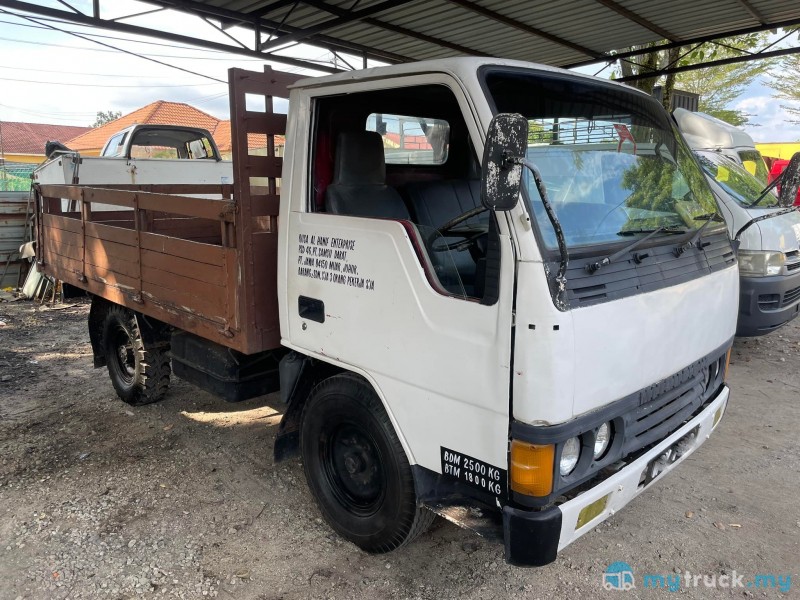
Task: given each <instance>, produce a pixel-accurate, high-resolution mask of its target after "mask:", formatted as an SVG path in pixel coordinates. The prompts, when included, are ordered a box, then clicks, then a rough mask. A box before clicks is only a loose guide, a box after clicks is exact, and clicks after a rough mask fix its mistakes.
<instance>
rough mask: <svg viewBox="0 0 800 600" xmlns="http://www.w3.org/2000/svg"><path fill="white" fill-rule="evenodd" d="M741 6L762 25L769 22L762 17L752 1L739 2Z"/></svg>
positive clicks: (743, 0) (742, 0)
mask: <svg viewBox="0 0 800 600" xmlns="http://www.w3.org/2000/svg"><path fill="white" fill-rule="evenodd" d="M739 4H741V5H742V6H744V8H745V10H747V12H749V13H750V14H751V15H752V16H753V18H754V19H755V20H756V21H758V22H759V23H761V24H762V25H764V24H765V23H766V21H767V20H766V19H765V18H764V15H762V14H761V13H760V12H759V11H758V9H757V8H756V7H755V6H753V5H752V3H751V2H750V0H739Z"/></svg>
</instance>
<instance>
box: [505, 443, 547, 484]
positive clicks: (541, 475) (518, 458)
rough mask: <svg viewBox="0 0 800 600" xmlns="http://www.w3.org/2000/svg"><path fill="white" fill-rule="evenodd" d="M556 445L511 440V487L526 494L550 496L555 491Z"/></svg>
mask: <svg viewBox="0 0 800 600" xmlns="http://www.w3.org/2000/svg"><path fill="white" fill-rule="evenodd" d="M554 459H555V446H554V445H552V444H549V445H546V446H540V445H538V444H529V443H527V442H520V441H518V440H512V441H511V489H512V490H514V491H515V492H517V493H520V494H525V495H526V496H548V495H550V493H551V492H552V491H553V461H554Z"/></svg>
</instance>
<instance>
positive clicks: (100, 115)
mask: <svg viewBox="0 0 800 600" xmlns="http://www.w3.org/2000/svg"><path fill="white" fill-rule="evenodd" d="M121 116H122V111H121V110H109V111H103V110H98V111H97V118H96V119H95V120H94V123H93V124H92V127H102V126H103V125H105V124H106V123H110V122H111V121H116V120H117V119H119V118H120V117H121Z"/></svg>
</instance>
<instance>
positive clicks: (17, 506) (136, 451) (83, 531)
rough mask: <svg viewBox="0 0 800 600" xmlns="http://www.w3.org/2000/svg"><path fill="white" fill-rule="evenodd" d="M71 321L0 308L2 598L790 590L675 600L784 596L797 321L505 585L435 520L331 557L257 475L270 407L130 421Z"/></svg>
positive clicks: (204, 407) (797, 568) (451, 529)
mask: <svg viewBox="0 0 800 600" xmlns="http://www.w3.org/2000/svg"><path fill="white" fill-rule="evenodd" d="M87 314H88V304H86V303H78V304H76V305H71V306H70V305H67V307H59V308H58V309H57V310H50V309H48V308H46V307H45V308H42V307H39V306H38V305H34V304H31V303H29V302H16V303H4V304H0V599H2V600H5V599H10V600H18V599H33V598H46V599H50V598H53V599H59V600H62V599H67V598H69V599H78V598H111V599H123V598H135V597H136V598H138V597H147V598H149V597H164V598H176V597H177V598H203V597H217V598H236V599H264V600H266V599H278V598H284V599H294V598H369V599H389V598H409V599H414V598H424V599H436V600H440V599H448V598H457V599H460V600H467V599H478V598H481V599H482V598H531V599H533V598H578V597H584V598H592V597H596V596H604V597H614V596H615V595H616V596H617V597H620V596H624V597H630V598H636V597H642V596H646V597H650V596H657V595H664V594H669V592H668V591H667V590H666V589H658V590H652V589H649V590H648V589H643V586H642V585H641V584H639V585H637V587H636V588H635V589H633V590H630V591H628V592H613V591H612V592H606V591H604V590H603V589H602V585H601V584H602V574H603V572H604V570H605V568H606V567H607V566H608V565H609V564H610V563H613V562H615V561H625V562H627V563H629V564H630V565H631V567H632V568H633V570H634V571H635V573H636V575H637V577H639V576H640V575H641V574H642V573H653V574H664V575H668V574H674V573H678V572H679V573H681V574H684V573H685V572H686V571H690V572H691V573H692V574H707V575H711V574H716V575H720V574H729V575H731V574H733V573H734V571H735V572H736V573H737V574H740V575H741V574H744V575H745V579H744V581H747V580H748V578H750V579H752V577H753V576H754V575H755V574H774V575H780V576H782V577H785V576H787V575H788V576H791V577H792V579H793V580H794V581H792V583H793V584H794V585H792V587H791V590H790V591H789V592H788V594H783V593H782V592H781V591H779V590H778V589H763V588H750V589H748V588H746V587H745V588H738V587H737V588H736V589H727V590H719V589H718V590H708V589H706V588H705V587H704V585H703V584H702V581H701V582H700V583H699V587H697V588H695V587H692V586H690V585H683V586H682V589H681V593H682V594H683V597H690V598H706V597H709V596H711V595H718V596H722V597H748V596H754V597H764V596H766V597H782V596H786V595H788V596H797V595H799V594H798V591H800V500H799V499H798V496H800V436H798V430H800V401H798V390H800V322H798V321H796V322H795V323H794V324H792V325H789V326H787V327H785V328H783V329H782V330H780V331H777V332H774V333H773V334H771V335H769V336H766V337H763V338H758V339H751V340H737V341H736V345H735V348H734V355H733V360H732V366H731V373H730V377H729V382H730V385H731V387H732V390H733V393H732V401H731V404H730V405H729V408H728V411H727V414H726V416H725V418H724V420H723V422H722V424H721V425H720V427H719V428H718V429H717V432H716V434H715V435H713V436H712V438H711V439H710V440H709V441H708V442H707V443H706V444H705V445H704V446H703V447H702V448H701V449H699V450H698V451H697V452H696V453H695V454H694V455H692V456H691V457H690V458H689V459H687V461H686V462H685V463H684V464H683V466H682V467H681V468H679V469H676V470H675V471H674V472H673V473H672V474H671V475H669V476H668V477H666V478H665V479H664V480H662V481H660V482H658V483H656V484H654V485H653V487H652V488H651V489H650V490H648V491H647V492H646V493H644V494H643V495H642V496H640V497H639V498H637V499H636V500H635V501H634V502H633V503H631V504H630V505H629V506H628V507H627V508H626V509H625V510H624V511H622V512H620V513H619V514H617V515H615V516H614V517H612V518H611V519H610V520H609V521H607V522H606V523H605V524H603V525H601V526H600V527H598V528H597V529H595V530H594V531H592V532H591V533H589V534H587V535H586V536H584V537H583V538H581V539H580V540H578V541H577V542H576V543H574V544H573V545H572V546H570V547H569V548H567V549H566V550H565V551H564V552H563V553H562V554H561V555H560V556H559V559H558V560H557V561H556V562H555V563H554V564H552V565H549V566H547V567H544V568H540V569H519V568H514V567H510V566H508V565H506V564H505V563H504V561H503V550H502V548H501V547H500V546H498V545H495V544H492V543H489V542H487V541H484V540H482V539H481V538H479V537H477V536H476V535H474V534H473V533H471V532H468V531H465V530H461V529H459V528H458V527H456V526H454V525H452V524H450V523H446V522H444V521H441V520H439V521H437V523H435V525H434V527H433V528H432V529H431V531H429V532H428V533H426V534H424V535H423V536H422V537H421V538H420V539H418V540H417V541H416V542H415V543H413V544H411V545H410V546H408V547H405V548H403V549H401V550H399V551H397V552H394V553H392V554H388V555H383V556H371V555H367V554H364V553H362V552H361V551H359V550H358V549H356V548H355V547H354V546H352V545H350V544H349V543H346V542H343V541H342V540H341V539H340V538H339V537H338V536H337V535H335V534H334V533H333V532H332V531H331V530H330V529H329V528H328V526H327V525H326V524H325V523H324V522H323V521H322V520H321V518H320V515H319V512H318V510H317V508H316V507H315V505H314V504H313V502H312V500H311V496H310V493H309V491H308V489H307V487H306V483H305V479H304V476H303V471H302V465H301V463H300V461H299V460H298V459H293V460H290V461H288V462H285V463H281V464H279V465H275V464H274V463H273V461H272V442H273V439H274V436H275V430H276V425H277V423H278V421H279V419H280V410H281V405H280V403H279V401H278V399H277V398H276V397H273V396H268V397H264V398H259V399H256V400H252V401H248V402H246V403H242V404H226V403H225V402H223V401H221V400H217V399H215V398H213V397H212V396H210V395H208V394H206V393H204V392H201V391H198V390H197V389H196V388H193V387H192V386H190V385H189V384H186V383H184V382H182V381H180V380H174V379H173V387H172V388H171V392H170V394H169V397H168V399H167V400H165V401H164V402H162V403H160V404H156V405H151V406H146V407H143V408H137V409H133V408H130V407H129V406H127V405H125V404H123V403H122V402H121V401H119V400H118V399H117V398H116V396H115V395H114V391H113V389H112V387H111V384H110V382H109V379H108V377H107V374H106V372H105V369H98V370H95V369H93V368H92V366H91V365H92V360H91V349H90V346H89V339H88V334H87V331H86V318H87ZM632 368H633V367H632ZM682 577H683V575H682ZM639 581H640V580H639ZM783 581H784V583H786V580H785V579H784V580H783Z"/></svg>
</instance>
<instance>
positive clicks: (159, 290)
mask: <svg viewBox="0 0 800 600" xmlns="http://www.w3.org/2000/svg"><path fill="white" fill-rule="evenodd" d="M127 187H128V188H129V189H117V188H116V187H115V188H111V187H107V188H104V187H94V186H81V185H44V186H37V187H36V200H37V207H38V209H37V215H38V219H37V228H36V230H37V234H38V236H39V237H38V240H39V243H38V249H37V255H38V256H37V263H38V264H39V268H40V270H41V271H43V272H44V273H46V274H47V275H50V276H53V277H56V278H58V279H61V280H62V281H64V282H66V283H69V284H71V285H74V286H76V287H79V288H82V289H85V290H87V291H89V292H91V293H93V294H96V295H98V296H101V297H103V298H106V299H107V300H109V301H111V302H115V303H118V304H122V305H124V306H127V307H128V308H131V309H133V310H136V311H139V312H141V313H143V314H146V315H148V316H151V317H154V318H156V319H159V320H161V321H163V322H165V323H169V324H170V325H173V326H175V327H178V328H181V329H184V330H186V331H191V332H193V333H195V334H197V335H200V336H202V337H205V338H207V339H210V340H212V341H215V342H217V343H220V344H223V345H225V346H228V347H230V348H234V349H236V350H240V351H247V349H248V347H249V346H250V345H252V344H250V343H248V341H247V339H246V338H247V335H246V332H243V331H242V328H241V322H242V320H241V318H240V315H239V313H238V310H237V309H238V304H237V298H238V294H237V291H236V290H237V280H238V264H239V262H240V257H239V251H238V250H237V248H236V247H235V244H236V239H237V238H236V212H237V211H236V205H235V204H234V202H233V201H232V199H231V196H232V186H230V185H225V186H217V185H210V186H209V185H182V186H174V185H164V186H154V185H151V186H127ZM143 187H144V188H147V189H146V190H141V189H139V188H143ZM134 188H135V189H134ZM167 191H169V192H172V193H166V192H167ZM177 191H181V192H182V193H187V194H188V193H196V194H207V195H212V194H213V195H221V197H220V198H219V199H214V198H203V197H200V198H198V197H188V196H180V195H176V194H175V192H177ZM62 199H66V200H67V201H72V202H68V203H67V204H66V205H68V206H70V207H71V206H73V204H74V205H75V206H77V207H79V209H73V208H70V210H71V211H72V212H65V211H63V210H62V208H63V201H62ZM96 203H100V204H105V205H113V206H119V207H120V210H112V211H105V210H104V211H93V210H92V205H93V204H96ZM106 215H108V217H110V219H109V220H107V221H106V220H105V219H106ZM128 215H129V217H128ZM176 215H177V216H176ZM125 217H128V218H127V219H126V218H125ZM214 223H216V226H215V227H212V226H213V225H214ZM165 228H166V229H167V230H168V231H169V235H164V234H163V232H162V231H153V229H159V230H163V229H165ZM214 231H216V237H217V239H218V242H219V241H220V240H221V241H222V244H220V243H214V244H211V243H201V242H197V241H192V240H190V239H183V238H182V235H184V234H187V235H189V236H192V235H197V234H198V233H203V234H204V235H205V236H206V237H208V236H209V235H211V234H212V233H213V232H214Z"/></svg>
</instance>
